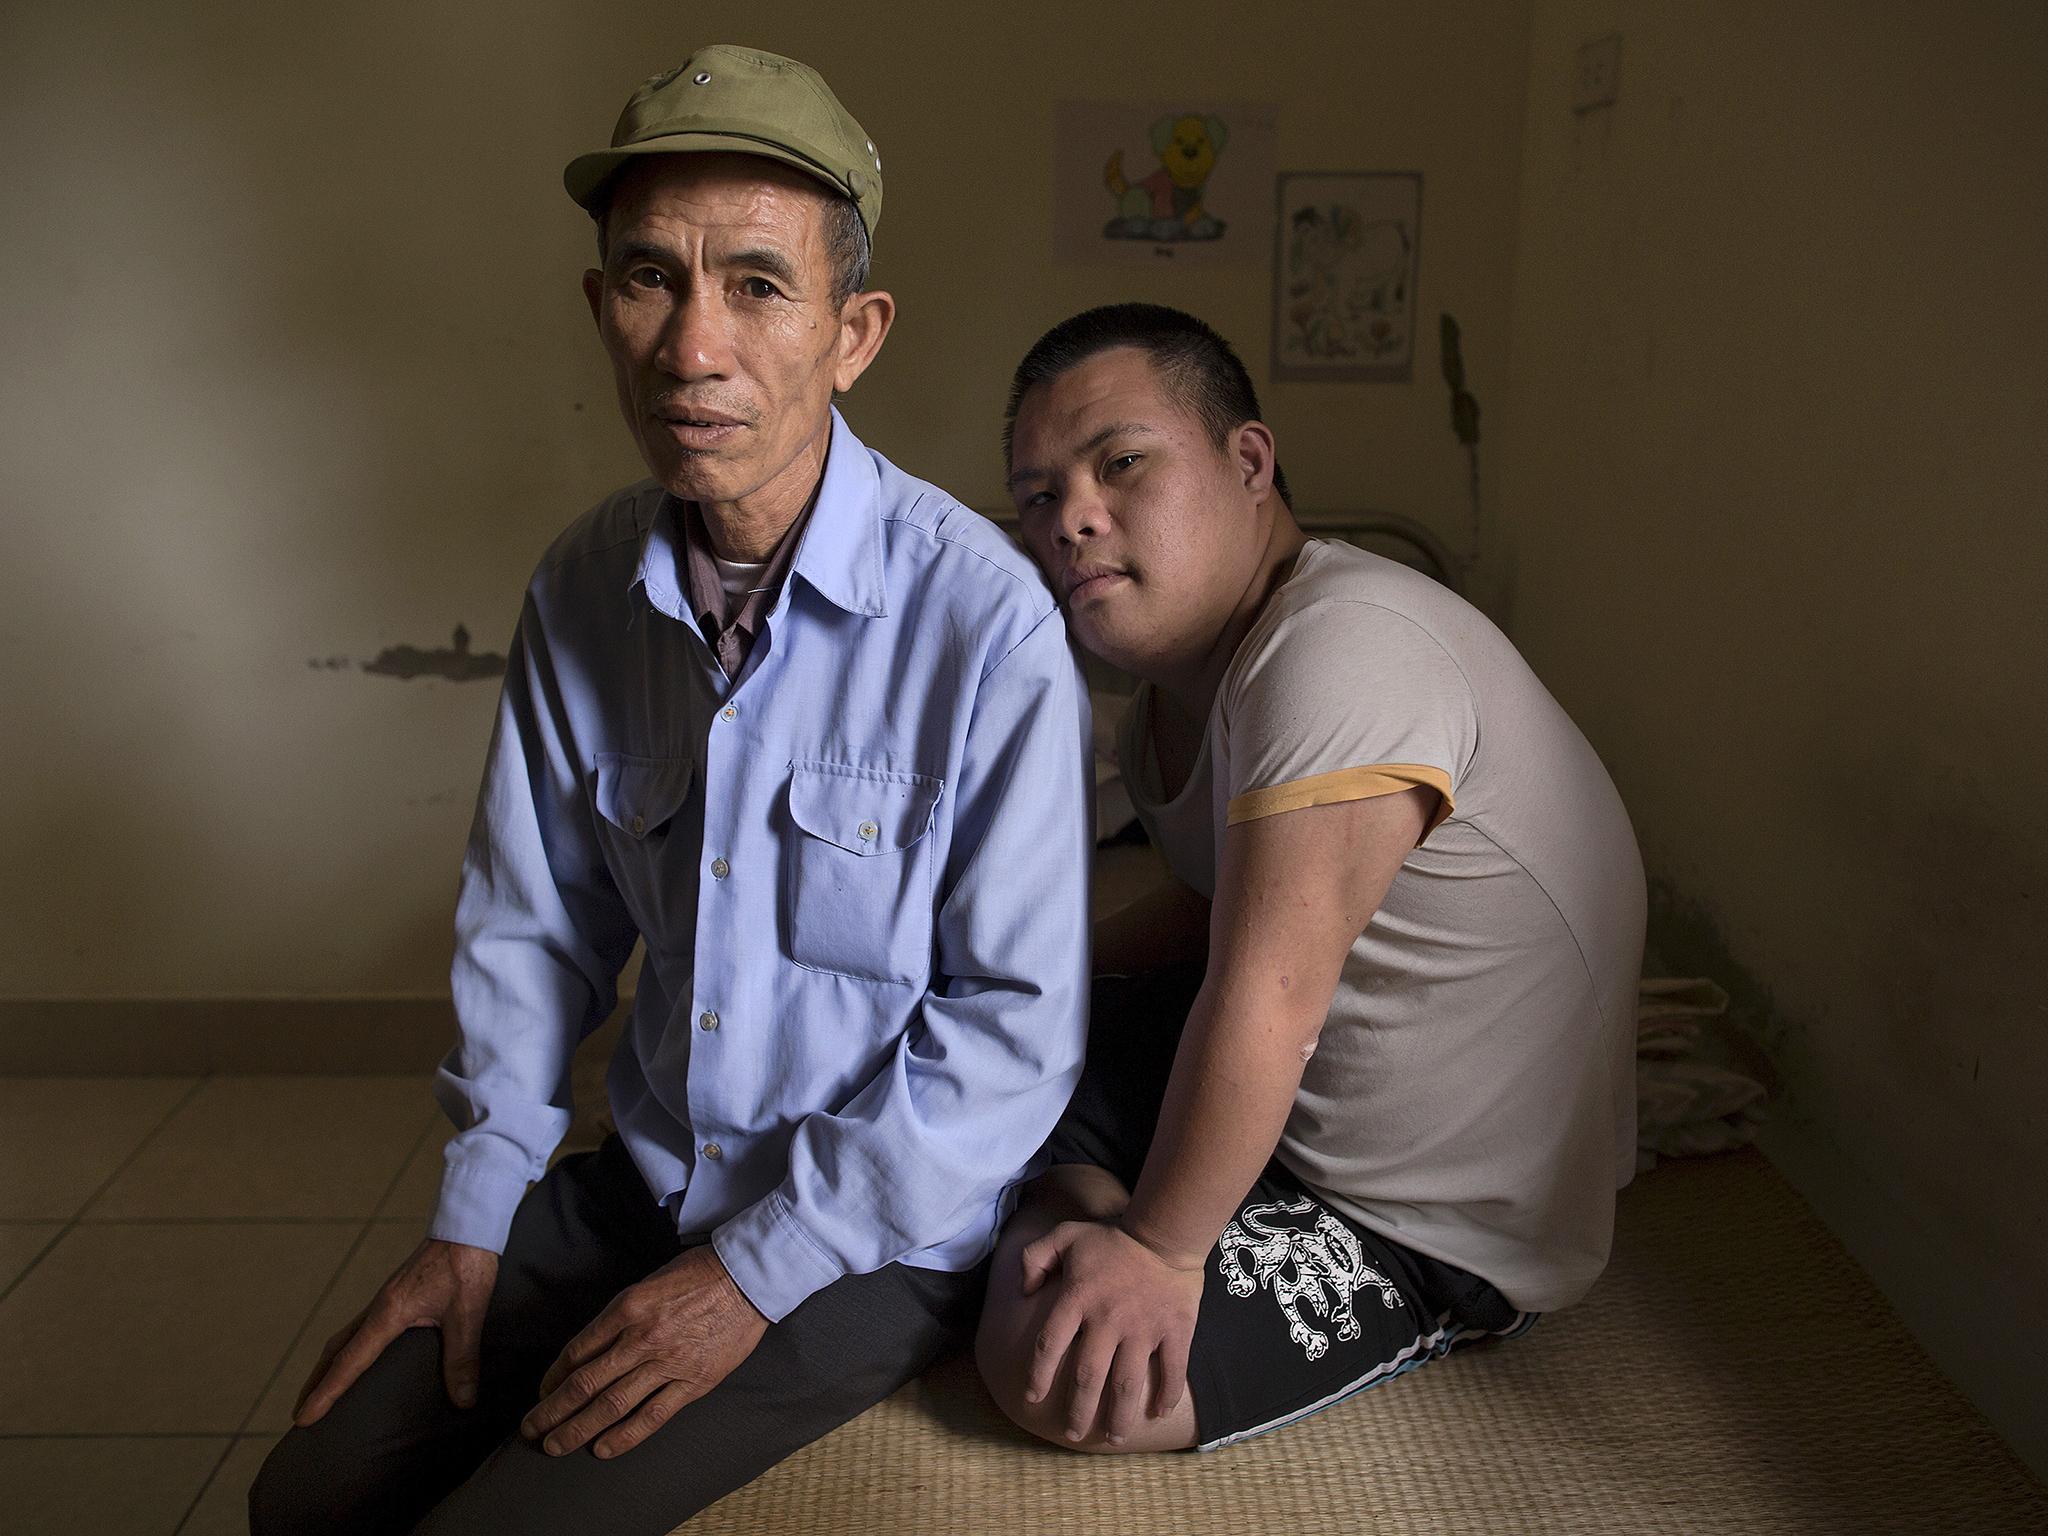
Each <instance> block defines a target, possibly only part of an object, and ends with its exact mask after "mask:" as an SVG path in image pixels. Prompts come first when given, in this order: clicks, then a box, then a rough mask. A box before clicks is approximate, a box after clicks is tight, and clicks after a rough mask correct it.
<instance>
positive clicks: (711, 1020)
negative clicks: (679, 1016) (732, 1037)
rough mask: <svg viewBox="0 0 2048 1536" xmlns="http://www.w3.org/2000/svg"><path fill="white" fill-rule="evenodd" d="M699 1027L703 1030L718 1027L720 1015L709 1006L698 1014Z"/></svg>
mask: <svg viewBox="0 0 2048 1536" xmlns="http://www.w3.org/2000/svg"><path fill="white" fill-rule="evenodd" d="M697 1027H698V1028H699V1029H702V1030H713V1029H716V1028H718V1015H717V1014H715V1013H713V1012H712V1011H711V1010H710V1009H708V1008H707V1009H705V1010H704V1011H703V1012H702V1013H700V1014H698V1015H697Z"/></svg>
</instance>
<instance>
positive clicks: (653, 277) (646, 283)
mask: <svg viewBox="0 0 2048 1536" xmlns="http://www.w3.org/2000/svg"><path fill="white" fill-rule="evenodd" d="M626 281H627V282H629V283H632V284H634V285H635V286H636V287H640V288H664V287H666V286H667V285H668V277H667V275H666V274H664V273H663V272H662V270H661V268H659V267H635V268H634V269H633V270H632V271H630V272H628V273H627V274H626Z"/></svg>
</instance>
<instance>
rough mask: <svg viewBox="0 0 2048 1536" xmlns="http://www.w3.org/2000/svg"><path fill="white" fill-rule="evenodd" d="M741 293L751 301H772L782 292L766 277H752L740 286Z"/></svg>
mask: <svg viewBox="0 0 2048 1536" xmlns="http://www.w3.org/2000/svg"><path fill="white" fill-rule="evenodd" d="M740 291H741V292H742V293H744V294H746V296H747V297H748V298H750V299H772V298H774V297H776V296H777V295H778V294H779V293H780V292H781V290H780V289H779V288H777V287H776V286H775V285H774V284H773V283H771V282H769V281H768V279H767V278H765V277H750V278H748V279H747V280H746V281H745V282H743V283H741V284H740Z"/></svg>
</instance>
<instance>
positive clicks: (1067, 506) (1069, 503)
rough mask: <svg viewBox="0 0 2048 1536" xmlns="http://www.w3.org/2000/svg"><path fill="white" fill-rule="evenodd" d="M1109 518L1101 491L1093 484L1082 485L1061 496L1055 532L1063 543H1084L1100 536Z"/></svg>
mask: <svg viewBox="0 0 2048 1536" xmlns="http://www.w3.org/2000/svg"><path fill="white" fill-rule="evenodd" d="M1108 520H1109V517H1108V509H1107V508H1106V507H1105V506H1104V504H1103V500H1102V495H1101V493H1100V492H1099V491H1098V490H1097V489H1096V488H1095V487H1094V486H1092V485H1089V486H1081V487H1077V488H1076V489H1074V490H1072V491H1070V492H1068V493H1067V495H1066V496H1064V497H1062V498H1061V500H1060V515H1059V521H1058V523H1057V524H1055V526H1054V529H1053V532H1054V534H1055V536H1056V537H1057V538H1058V539H1059V541H1060V543H1062V544H1082V543H1086V542H1088V541H1089V540H1092V539H1097V538H1100V537H1101V536H1102V529H1103V525H1104V524H1105V523H1106V522H1108Z"/></svg>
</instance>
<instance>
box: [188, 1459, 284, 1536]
mask: <svg viewBox="0 0 2048 1536" xmlns="http://www.w3.org/2000/svg"><path fill="white" fill-rule="evenodd" d="M275 1444H277V1440H276V1437H275V1436H271V1435H265V1436H262V1437H260V1438H258V1439H254V1440H237V1441H236V1442H235V1448H234V1449H233V1450H232V1451H229V1452H228V1459H227V1460H226V1461H225V1462H223V1463H222V1464H221V1468H220V1470H219V1471H218V1472H216V1473H214V1474H213V1481H212V1482H210V1483H208V1484H207V1485H206V1492H205V1493H204V1494H203V1495H202V1496H201V1497H200V1500H199V1507H198V1508H197V1509H195V1510H193V1511H192V1518H191V1519H190V1520H187V1521H186V1522H185V1524H184V1527H183V1528H182V1529H181V1530H180V1531H179V1532H178V1536H249V1485H250V1484H251V1483H253V1482H255V1481H256V1474H257V1473H258V1472H260V1471H262V1470H263V1458H264V1457H266V1456H268V1455H269V1454H270V1448H271V1447H272V1446H273V1445H275Z"/></svg>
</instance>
